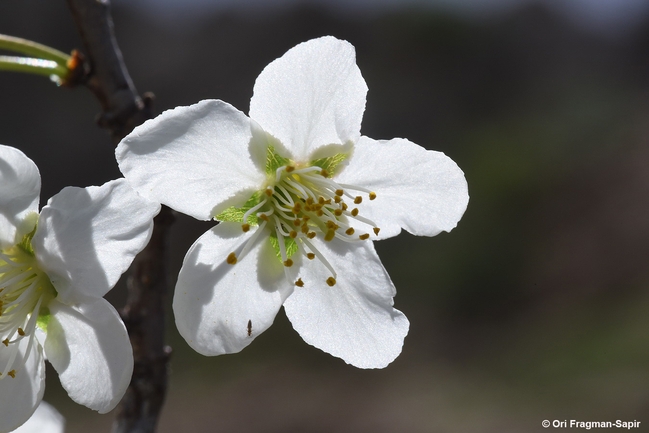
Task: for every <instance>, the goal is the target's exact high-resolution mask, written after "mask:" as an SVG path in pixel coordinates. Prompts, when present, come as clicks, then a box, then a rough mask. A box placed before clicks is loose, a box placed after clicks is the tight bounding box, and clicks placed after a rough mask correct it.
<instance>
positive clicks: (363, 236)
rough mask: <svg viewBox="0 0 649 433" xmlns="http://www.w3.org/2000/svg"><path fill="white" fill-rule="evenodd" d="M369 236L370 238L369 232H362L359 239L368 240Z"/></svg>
mask: <svg viewBox="0 0 649 433" xmlns="http://www.w3.org/2000/svg"><path fill="white" fill-rule="evenodd" d="M369 238H370V235H369V233H365V234H362V235H360V236H359V237H358V239H360V240H362V241H364V240H366V239H369Z"/></svg>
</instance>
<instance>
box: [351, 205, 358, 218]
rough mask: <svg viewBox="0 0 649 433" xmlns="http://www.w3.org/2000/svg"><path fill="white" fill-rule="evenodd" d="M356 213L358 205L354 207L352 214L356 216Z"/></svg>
mask: <svg viewBox="0 0 649 433" xmlns="http://www.w3.org/2000/svg"><path fill="white" fill-rule="evenodd" d="M356 215H358V208H357V207H355V208H354V209H352V216H356Z"/></svg>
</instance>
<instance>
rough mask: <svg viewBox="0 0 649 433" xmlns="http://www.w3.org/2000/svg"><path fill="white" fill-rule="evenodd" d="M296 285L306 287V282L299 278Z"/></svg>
mask: <svg viewBox="0 0 649 433" xmlns="http://www.w3.org/2000/svg"><path fill="white" fill-rule="evenodd" d="M295 285H296V286H298V287H304V281H302V278H298V279H297V281H296V282H295Z"/></svg>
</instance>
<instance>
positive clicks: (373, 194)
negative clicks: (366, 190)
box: [370, 192, 376, 200]
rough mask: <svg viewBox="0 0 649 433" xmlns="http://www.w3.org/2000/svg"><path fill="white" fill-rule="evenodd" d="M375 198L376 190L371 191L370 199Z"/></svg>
mask: <svg viewBox="0 0 649 433" xmlns="http://www.w3.org/2000/svg"><path fill="white" fill-rule="evenodd" d="M375 198H376V193H375V192H371V193H370V200H374V199H375Z"/></svg>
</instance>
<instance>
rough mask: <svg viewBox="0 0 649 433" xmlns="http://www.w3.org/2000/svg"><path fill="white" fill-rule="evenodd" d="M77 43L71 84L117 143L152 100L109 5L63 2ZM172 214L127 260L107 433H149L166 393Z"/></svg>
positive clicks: (162, 217)
mask: <svg viewBox="0 0 649 433" xmlns="http://www.w3.org/2000/svg"><path fill="white" fill-rule="evenodd" d="M67 2H68V6H69V7H70V10H71V11H72V15H73V17H74V20H75V22H76V24H77V27H78V29H79V32H80V33H81V38H82V39H83V44H84V51H85V54H86V59H85V61H86V62H87V63H86V67H85V68H84V70H85V73H84V74H83V75H82V76H81V75H80V76H79V77H78V82H77V83H69V84H71V85H74V84H83V85H85V86H86V87H88V88H89V89H90V90H91V91H92V92H93V94H94V95H95V96H96V97H97V99H98V100H99V103H100V104H101V107H102V113H101V114H100V115H99V118H98V123H99V125H100V126H101V127H103V128H106V129H108V130H109V131H110V133H111V137H112V139H113V142H114V143H115V144H117V143H118V142H119V141H120V140H121V139H122V138H123V137H124V136H125V135H126V134H128V133H129V132H131V131H132V130H133V128H134V127H135V126H137V125H139V124H141V123H142V122H144V121H145V120H147V119H150V118H151V117H152V109H151V103H152V97H151V96H149V97H147V96H145V97H144V98H141V97H140V96H139V95H138V93H137V91H136V90H135V86H134V85H133V82H132V81H131V78H130V77H129V75H128V71H127V70H126V66H125V65H124V62H123V59H122V54H121V52H120V50H119V47H118V46H117V41H116V40H115V35H114V33H113V21H112V17H111V14H110V2H109V0H67ZM173 219H174V217H173V213H172V211H171V210H170V209H169V208H167V207H164V206H163V208H162V210H161V211H160V214H159V215H158V216H157V217H156V218H155V220H154V229H153V235H152V237H151V241H150V242H149V244H148V245H147V247H146V248H145V249H144V251H142V252H141V253H140V254H139V255H138V256H137V257H136V258H135V260H134V261H133V266H132V267H131V276H130V278H129V281H128V299H127V304H126V307H125V308H124V311H123V312H122V317H123V318H124V322H125V323H126V327H127V329H128V333H129V336H130V339H131V344H132V346H133V356H134V358H135V368H134V371H133V378H132V379H131V384H130V385H129V388H128V390H127V391H126V394H125V396H124V398H123V399H122V401H121V403H120V404H119V406H118V407H117V418H116V420H115V424H114V425H113V433H149V432H153V431H155V428H156V424H157V422H158V418H159V415H160V411H161V410H162V405H163V403H164V399H165V394H166V388H167V370H168V360H169V353H170V349H169V348H167V347H165V346H164V320H165V312H164V307H165V302H164V301H165V298H166V293H167V280H166V273H165V266H164V263H165V262H166V244H167V233H168V231H169V226H170V225H171V223H172V222H173Z"/></svg>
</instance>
